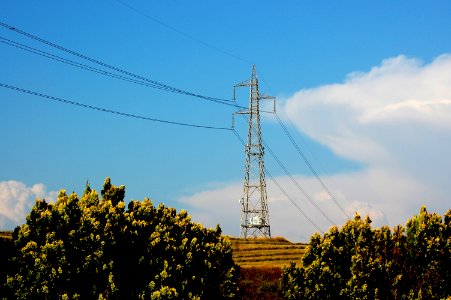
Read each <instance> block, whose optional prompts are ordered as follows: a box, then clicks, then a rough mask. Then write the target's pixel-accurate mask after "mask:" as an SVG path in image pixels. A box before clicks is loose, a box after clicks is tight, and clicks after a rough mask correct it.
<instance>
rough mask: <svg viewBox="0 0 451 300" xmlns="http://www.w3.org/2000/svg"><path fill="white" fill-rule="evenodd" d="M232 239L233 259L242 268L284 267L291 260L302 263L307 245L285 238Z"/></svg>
mask: <svg viewBox="0 0 451 300" xmlns="http://www.w3.org/2000/svg"><path fill="white" fill-rule="evenodd" d="M230 240H231V242H232V249H233V259H234V260H235V262H236V263H237V264H238V265H240V266H241V267H242V268H247V267H278V268H282V267H283V266H284V265H288V264H289V263H290V262H291V261H295V262H296V263H300V262H301V258H302V255H303V254H304V250H305V246H306V245H305V244H301V243H291V242H290V241H288V240H286V239H284V238H272V239H261V238H257V239H255V238H251V239H240V238H230Z"/></svg>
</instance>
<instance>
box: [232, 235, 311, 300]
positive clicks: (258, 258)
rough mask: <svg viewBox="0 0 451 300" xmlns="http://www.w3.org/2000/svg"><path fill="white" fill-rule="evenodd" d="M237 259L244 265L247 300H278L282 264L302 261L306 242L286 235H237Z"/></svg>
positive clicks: (242, 288) (234, 243) (242, 283)
mask: <svg viewBox="0 0 451 300" xmlns="http://www.w3.org/2000/svg"><path fill="white" fill-rule="evenodd" d="M229 238H230V241H231V242H232V249H233V259H234V261H235V263H237V264H238V265H239V266H240V267H241V274H240V280H239V287H240V291H241V297H242V299H243V300H257V299H258V300H266V299H268V300H269V299H271V300H278V299H282V296H281V294H280V287H279V280H280V277H281V276H282V267H283V266H285V265H288V264H289V263H290V262H292V261H294V262H296V263H297V264H299V263H300V262H301V258H302V256H303V254H304V250H305V247H306V245H305V244H302V243H292V242H290V241H288V240H286V239H285V238H281V237H278V238H271V239H265V238H250V239H242V238H233V237H229Z"/></svg>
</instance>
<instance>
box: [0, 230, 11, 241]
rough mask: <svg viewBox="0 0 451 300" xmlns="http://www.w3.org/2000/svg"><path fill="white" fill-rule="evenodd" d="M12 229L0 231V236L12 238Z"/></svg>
mask: <svg viewBox="0 0 451 300" xmlns="http://www.w3.org/2000/svg"><path fill="white" fill-rule="evenodd" d="M12 235H13V233H12V231H0V238H7V239H10V238H12Z"/></svg>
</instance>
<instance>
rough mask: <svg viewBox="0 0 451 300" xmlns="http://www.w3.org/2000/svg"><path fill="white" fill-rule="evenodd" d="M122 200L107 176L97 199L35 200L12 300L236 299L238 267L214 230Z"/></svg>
mask: <svg viewBox="0 0 451 300" xmlns="http://www.w3.org/2000/svg"><path fill="white" fill-rule="evenodd" d="M124 195H125V188H124V187H123V186H120V187H116V186H113V185H111V183H110V180H109V179H108V178H107V179H106V180H105V183H104V186H103V189H102V191H101V196H102V197H101V199H100V198H99V195H98V194H97V192H96V191H94V190H91V189H90V188H89V186H88V187H87V188H86V190H85V192H84V195H83V197H82V198H81V199H79V198H78V196H77V195H76V194H75V193H73V194H71V195H67V194H66V192H65V191H61V193H60V195H59V196H58V200H57V202H56V203H55V204H50V203H47V202H45V201H44V200H39V199H38V200H37V201H36V204H35V206H34V207H33V208H32V211H31V212H30V214H29V215H28V216H27V222H26V224H24V225H22V226H21V227H20V228H19V229H18V230H17V231H16V233H15V235H14V237H13V240H14V248H15V249H17V251H18V252H17V254H15V255H14V256H15V258H14V260H13V261H14V263H15V264H14V272H12V273H11V274H9V276H8V280H7V284H6V285H7V287H8V288H9V292H11V293H12V295H13V296H12V297H11V298H14V299H226V298H236V297H237V295H238V286H237V283H236V282H237V280H238V275H239V274H238V273H239V272H238V268H239V267H238V266H236V265H235V264H234V262H233V260H232V250H231V246H230V242H229V241H228V239H227V238H225V237H223V236H221V230H220V228H219V227H217V228H216V229H214V230H212V229H206V228H204V227H203V226H201V225H200V224H196V223H193V222H191V220H190V217H189V216H188V215H187V213H186V212H185V211H181V212H180V213H178V214H177V213H176V211H175V209H172V208H167V207H165V206H163V205H160V206H158V207H154V206H153V204H152V202H151V201H150V200H149V199H145V200H144V201H142V202H139V201H131V202H130V203H129V205H128V209H127V210H126V209H125V204H124V201H123V200H124ZM8 245H12V244H11V243H9V244H8ZM2 251H3V250H2ZM0 275H2V274H1V273H0ZM3 295H8V294H6V292H5V293H3ZM7 297H8V296H7Z"/></svg>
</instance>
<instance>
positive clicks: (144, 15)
mask: <svg viewBox="0 0 451 300" xmlns="http://www.w3.org/2000/svg"><path fill="white" fill-rule="evenodd" d="M116 1H117V2H118V3H120V4H121V5H123V6H125V7H127V8H128V9H130V10H132V11H134V12H135V13H137V14H139V15H141V16H143V17H145V18H147V19H149V20H151V21H153V22H155V23H157V24H159V25H160V26H163V27H165V28H167V29H169V30H171V31H173V32H175V33H177V34H179V35H181V36H184V37H186V38H188V39H190V40H192V41H194V42H196V43H199V44H201V45H202V46H204V47H207V48H209V49H211V50H214V51H216V52H219V53H222V54H225V55H227V56H230V57H233V58H235V59H237V60H240V61H242V62H245V63H247V64H250V65H252V62H250V61H249V60H247V59H245V58H242V57H240V56H238V55H235V54H233V53H230V52H228V51H225V50H223V49H220V48H218V47H216V46H214V45H212V44H210V43H207V42H205V41H202V40H201V39H198V38H196V37H194V36H192V35H190V34H188V33H186V32H183V31H181V30H179V29H177V28H175V27H173V26H171V25H168V24H166V23H164V22H162V21H160V20H158V19H157V18H155V17H152V16H151V15H149V14H147V13H145V12H143V11H142V10H139V9H137V8H136V7H134V6H131V5H130V4H128V3H125V2H123V1H121V0H116Z"/></svg>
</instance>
